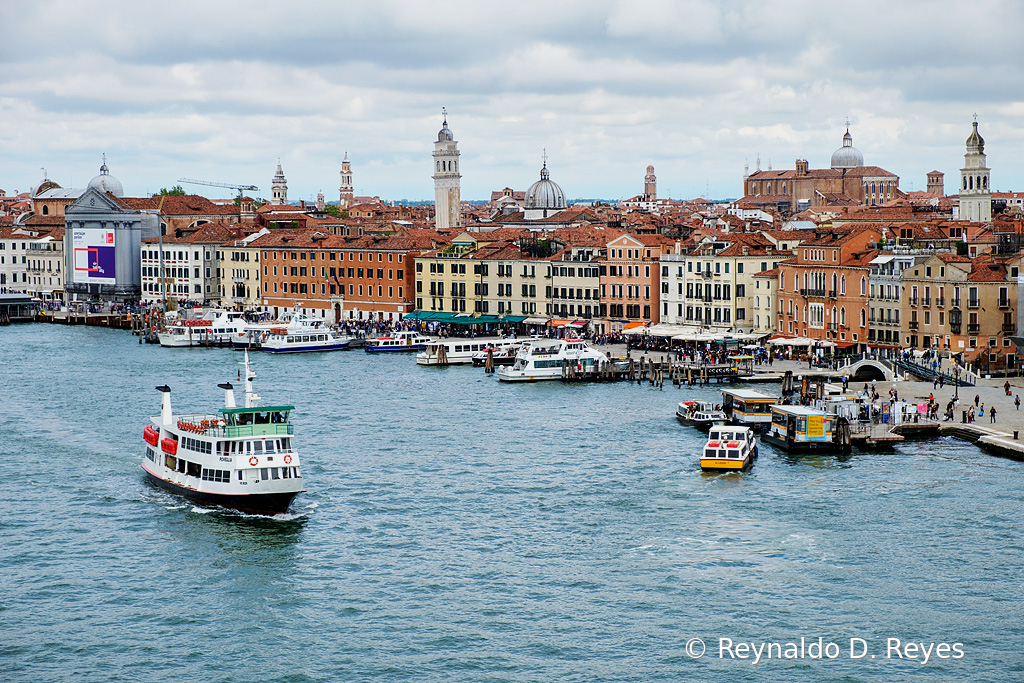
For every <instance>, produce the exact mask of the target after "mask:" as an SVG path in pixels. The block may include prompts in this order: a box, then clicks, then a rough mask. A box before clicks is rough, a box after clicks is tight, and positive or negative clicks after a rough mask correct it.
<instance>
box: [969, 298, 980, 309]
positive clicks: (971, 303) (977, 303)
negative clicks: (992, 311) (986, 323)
mask: <svg viewBox="0 0 1024 683" xmlns="http://www.w3.org/2000/svg"><path fill="white" fill-rule="evenodd" d="M979 306H981V302H980V301H978V300H977V299H968V300H967V308H978V307H979Z"/></svg>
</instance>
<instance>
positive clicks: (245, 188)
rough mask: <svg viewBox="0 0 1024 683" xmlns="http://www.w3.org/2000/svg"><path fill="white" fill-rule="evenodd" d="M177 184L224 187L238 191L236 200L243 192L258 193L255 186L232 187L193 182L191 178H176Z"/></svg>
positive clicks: (200, 181) (229, 185)
mask: <svg viewBox="0 0 1024 683" xmlns="http://www.w3.org/2000/svg"><path fill="white" fill-rule="evenodd" d="M178 182H179V183H188V184H190V185H209V186H210V187H226V188H228V189H231V190H237V191H238V198H239V199H241V198H242V193H243V192H259V189H260V188H258V187H256V186H255V185H232V184H231V183H211V182H210V181H208V180H194V179H192V178H178Z"/></svg>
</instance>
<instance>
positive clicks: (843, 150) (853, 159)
mask: <svg viewBox="0 0 1024 683" xmlns="http://www.w3.org/2000/svg"><path fill="white" fill-rule="evenodd" d="M863 165H864V155H863V154H861V153H860V150H859V149H857V148H856V147H854V146H853V136H852V135H850V125H849V124H847V125H846V134H845V135H843V146H842V147H840V148H839V149H837V150H836V151H835V152H833V153H832V168H836V169H847V168H857V167H858V166H863Z"/></svg>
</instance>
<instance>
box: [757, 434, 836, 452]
mask: <svg viewBox="0 0 1024 683" xmlns="http://www.w3.org/2000/svg"><path fill="white" fill-rule="evenodd" d="M761 440H762V441H765V442H767V443H770V444H771V445H773V446H775V447H776V448H780V449H782V450H784V451H789V452H790V453H822V452H824V453H837V452H839V451H840V449H839V447H837V446H836V445H835V444H834V443H832V442H831V441H797V440H795V439H794V440H792V441H790V440H789V439H786V438H783V437H779V436H776V435H775V433H774V432H769V431H765V432H764V433H763V434H761Z"/></svg>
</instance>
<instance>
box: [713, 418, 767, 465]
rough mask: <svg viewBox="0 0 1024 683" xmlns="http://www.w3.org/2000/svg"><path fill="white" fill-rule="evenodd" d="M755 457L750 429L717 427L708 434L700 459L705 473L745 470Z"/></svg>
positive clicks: (754, 441)
mask: <svg viewBox="0 0 1024 683" xmlns="http://www.w3.org/2000/svg"><path fill="white" fill-rule="evenodd" d="M756 457H757V440H756V439H755V438H754V430H752V429H751V428H750V427H739V426H736V425H719V426H715V427H712V428H711V430H710V431H709V432H708V442H707V443H706V444H705V445H704V451H703V452H702V453H701V457H700V468H701V469H702V470H705V471H712V472H713V471H719V472H721V471H737V470H745V469H747V468H748V467H750V466H751V465H753V464H754V459H755V458H756Z"/></svg>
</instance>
